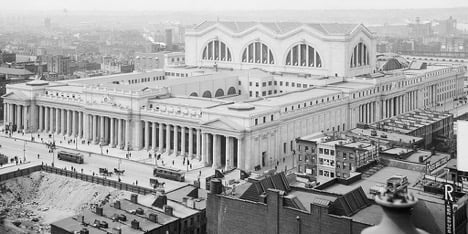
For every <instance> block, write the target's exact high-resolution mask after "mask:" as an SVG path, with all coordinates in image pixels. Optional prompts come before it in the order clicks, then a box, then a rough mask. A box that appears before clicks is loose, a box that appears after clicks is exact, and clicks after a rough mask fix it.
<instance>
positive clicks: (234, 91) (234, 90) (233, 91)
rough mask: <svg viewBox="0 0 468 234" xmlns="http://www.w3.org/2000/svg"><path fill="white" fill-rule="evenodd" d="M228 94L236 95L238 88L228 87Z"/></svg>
mask: <svg viewBox="0 0 468 234" xmlns="http://www.w3.org/2000/svg"><path fill="white" fill-rule="evenodd" d="M227 94H228V95H234V94H236V88H234V87H230V88H229V89H228V93H227Z"/></svg>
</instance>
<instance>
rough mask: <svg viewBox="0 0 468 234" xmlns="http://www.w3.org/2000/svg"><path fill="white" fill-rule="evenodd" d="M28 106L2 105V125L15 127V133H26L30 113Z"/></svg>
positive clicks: (28, 126)
mask: <svg viewBox="0 0 468 234" xmlns="http://www.w3.org/2000/svg"><path fill="white" fill-rule="evenodd" d="M30 109H31V108H30V106H28V105H20V104H11V103H4V104H3V116H4V122H3V123H4V125H6V124H12V125H16V130H17V131H23V130H24V131H26V130H28V129H29V128H30V125H31V123H30V122H29V118H28V115H29V113H30V111H31V110H30Z"/></svg>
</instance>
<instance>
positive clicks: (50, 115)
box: [49, 107, 57, 134]
mask: <svg viewBox="0 0 468 234" xmlns="http://www.w3.org/2000/svg"><path fill="white" fill-rule="evenodd" d="M54 110H55V111H57V110H56V109H55V108H52V107H51V108H50V114H49V118H50V125H49V132H50V133H51V134H53V133H54Z"/></svg>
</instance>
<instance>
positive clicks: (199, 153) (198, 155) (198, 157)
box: [196, 129, 206, 161]
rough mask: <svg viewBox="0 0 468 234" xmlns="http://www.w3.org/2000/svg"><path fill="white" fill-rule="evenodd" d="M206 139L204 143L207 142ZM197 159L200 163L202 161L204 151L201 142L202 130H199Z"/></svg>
mask: <svg viewBox="0 0 468 234" xmlns="http://www.w3.org/2000/svg"><path fill="white" fill-rule="evenodd" d="M205 141H206V139H205V140H204V141H203V142H205ZM196 148H197V159H198V160H199V161H200V160H201V157H202V156H201V155H202V153H201V151H202V141H201V130H200V129H197V146H196Z"/></svg>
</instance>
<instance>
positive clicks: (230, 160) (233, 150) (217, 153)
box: [142, 121, 242, 168]
mask: <svg viewBox="0 0 468 234" xmlns="http://www.w3.org/2000/svg"><path fill="white" fill-rule="evenodd" d="M142 128H143V131H142V135H143V144H144V145H143V148H144V149H146V150H148V151H154V152H156V151H157V152H159V153H167V154H168V155H174V156H178V155H180V156H187V157H191V158H197V159H198V160H202V161H203V162H204V164H205V165H211V166H212V167H213V168H221V167H225V168H233V167H238V166H239V165H238V158H239V157H240V155H242V152H241V151H242V146H241V140H239V138H235V137H231V136H225V135H221V134H213V133H202V131H201V129H197V128H191V127H184V126H179V125H175V124H169V123H160V122H152V121H143V124H142ZM222 142H224V144H222Z"/></svg>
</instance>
